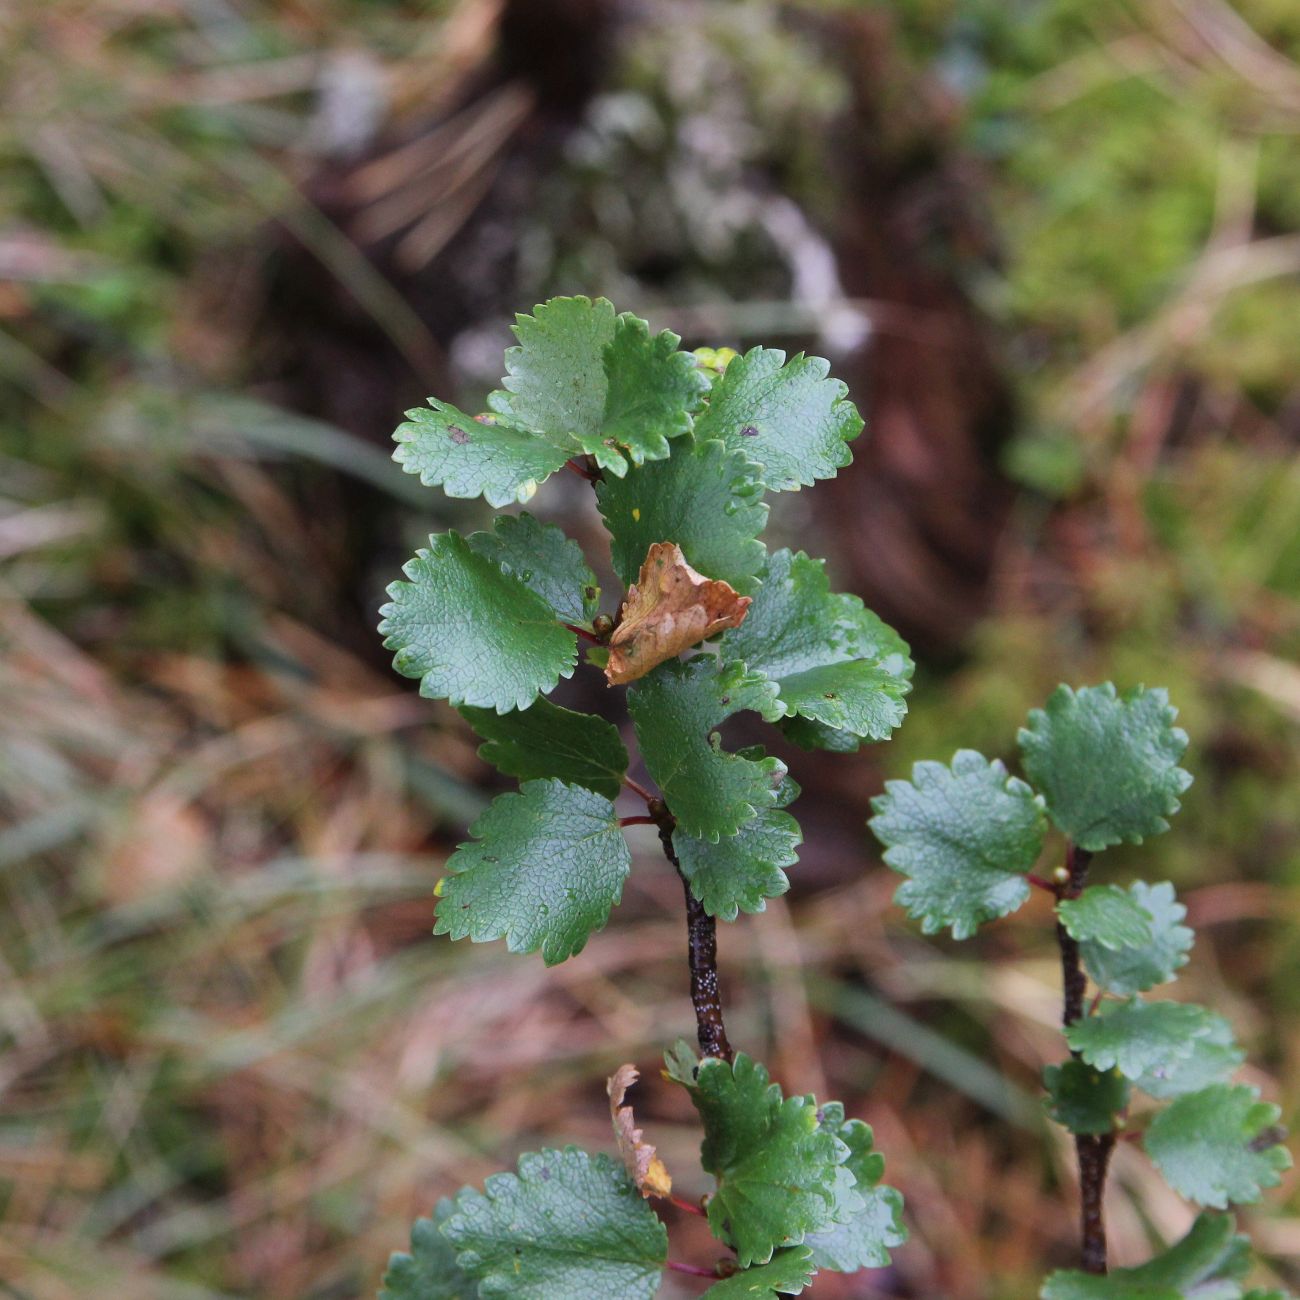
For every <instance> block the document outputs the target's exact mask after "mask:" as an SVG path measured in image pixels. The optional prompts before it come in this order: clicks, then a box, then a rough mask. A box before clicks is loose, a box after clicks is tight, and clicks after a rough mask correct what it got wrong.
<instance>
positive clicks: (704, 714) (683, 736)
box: [628, 655, 785, 843]
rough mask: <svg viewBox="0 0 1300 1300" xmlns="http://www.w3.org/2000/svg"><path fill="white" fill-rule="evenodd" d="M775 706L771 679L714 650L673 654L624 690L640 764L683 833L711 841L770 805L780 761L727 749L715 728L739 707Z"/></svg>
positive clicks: (762, 709)
mask: <svg viewBox="0 0 1300 1300" xmlns="http://www.w3.org/2000/svg"><path fill="white" fill-rule="evenodd" d="M778 707H779V706H778V705H777V704H776V688H775V687H774V686H773V685H772V684H771V682H769V681H767V680H766V679H765V678H763V677H762V676H761V675H759V674H757V673H750V672H747V671H746V670H745V665H744V664H725V665H723V664H719V662H718V661H717V660H716V659H715V658H713V656H712V655H700V656H697V657H696V658H694V659H690V660H680V659H670V660H669V661H668V662H667V663H662V664H660V665H659V667H658V668H656V669H654V671H653V672H651V673H650V674H649V675H648V676H645V677H643V678H641V680H640V681H638V682H636V683H635V684H634V685H633V686H632V688H631V689H630V690H629V692H628V709H629V710H630V712H631V714H632V723H633V725H634V726H635V728H636V737H637V741H638V743H639V744H640V746H641V753H642V755H643V757H644V758H645V765H646V767H647V768H648V769H649V772H650V775H651V776H652V777H653V778H654V779H655V782H656V783H657V784H658V786H659V788H660V790H662V791H663V794H664V799H665V801H666V802H667V804H668V806H669V808H671V809H672V812H673V815H674V816H675V817H676V818H677V824H678V826H680V827H681V828H682V830H684V831H685V832H686V834H687V835H694V836H697V837H698V838H700V839H704V840H708V841H709V842H710V843H716V842H717V841H718V840H719V839H721V838H722V837H723V836H724V835H734V834H735V833H736V832H737V831H738V830H740V828H741V827H742V826H744V825H745V823H746V822H748V821H750V820H751V819H752V818H753V817H754V816H755V815H756V814H757V813H758V812H759V811H760V810H762V809H764V808H772V807H774V806H775V804H776V799H777V788H778V787H779V786H780V784H781V781H782V779H783V778H784V777H785V765H784V764H783V763H782V762H781V761H780V760H779V759H775V758H764V759H754V758H750V757H746V756H744V755H741V754H728V753H727V752H726V751H725V750H724V749H723V748H722V746H721V742H720V740H719V738H718V734H717V732H716V731H714V728H715V727H718V726H720V725H721V724H722V723H723V722H724V721H725V720H726V719H727V718H729V717H731V716H732V715H733V714H735V713H739V712H740V711H741V710H742V709H752V710H754V711H755V712H756V713H759V714H761V715H762V716H763V717H765V718H768V719H769V720H770V719H771V718H772V717H773V716H774V715H775V713H776V710H777V709H778Z"/></svg>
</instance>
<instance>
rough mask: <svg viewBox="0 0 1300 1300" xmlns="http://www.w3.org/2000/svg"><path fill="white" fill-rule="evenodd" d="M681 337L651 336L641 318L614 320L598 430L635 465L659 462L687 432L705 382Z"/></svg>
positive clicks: (665, 332) (624, 317)
mask: <svg viewBox="0 0 1300 1300" xmlns="http://www.w3.org/2000/svg"><path fill="white" fill-rule="evenodd" d="M680 342H681V339H680V338H678V337H677V335H676V334H673V333H672V332H671V331H669V330H664V331H663V332H662V333H660V334H655V335H653V336H652V335H651V333H650V327H649V326H648V325H647V324H646V323H645V321H643V320H639V319H638V318H637V317H635V316H632V315H629V314H627V313H626V312H625V313H624V314H623V315H621V316H620V317H619V318H618V319H617V320H616V321H615V322H614V337H613V340H612V341H611V342H610V344H609V346H608V347H607V348H606V350H605V357H604V360H605V374H606V377H607V381H608V389H607V392H606V395H605V413H604V418H603V420H602V431H603V432H604V435H605V437H606V438H611V439H613V440H614V442H616V443H617V444H618V446H619V447H620V448H621V449H623V450H624V451H626V453H627V456H628V458H629V459H630V460H631V461H632V463H633V464H634V465H641V464H643V463H644V462H645V461H647V460H663V459H664V458H665V457H666V456H667V455H668V453H669V446H668V439H669V438H676V437H679V436H680V435H681V434H683V433H688V432H689V431H690V427H691V413H692V412H693V411H695V410H697V409H698V408H699V406H700V403H701V399H702V397H703V394H705V393H706V392H708V390H709V381H708V379H707V378H706V377H705V376H704V374H703V373H702V372H701V371H700V370H699V369H698V368H697V366H696V364H695V358H694V356H692V355H691V354H690V353H689V352H678V351H677V345H678V344H679V343H680Z"/></svg>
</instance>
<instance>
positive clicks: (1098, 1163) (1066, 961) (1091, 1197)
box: [1056, 844, 1115, 1273]
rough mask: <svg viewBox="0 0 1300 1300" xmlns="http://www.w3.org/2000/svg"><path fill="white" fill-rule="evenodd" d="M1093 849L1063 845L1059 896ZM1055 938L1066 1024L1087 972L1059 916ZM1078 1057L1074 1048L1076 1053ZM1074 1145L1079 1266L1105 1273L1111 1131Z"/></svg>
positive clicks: (1079, 1137)
mask: <svg viewBox="0 0 1300 1300" xmlns="http://www.w3.org/2000/svg"><path fill="white" fill-rule="evenodd" d="M1091 861H1092V854H1091V853H1088V852H1087V851H1085V850H1084V849H1081V848H1078V847H1076V846H1075V845H1073V844H1071V845H1069V846H1068V847H1067V849H1066V856H1065V870H1066V878H1065V880H1064V881H1062V882H1061V884H1060V885H1058V886H1057V888H1056V897H1057V899H1058V900H1061V899H1067V898H1078V897H1079V895H1080V894H1082V893H1083V887H1084V885H1085V884H1086V883H1087V879H1088V864H1089V862H1091ZM1056 941H1057V943H1058V944H1059V945H1060V948H1061V981H1062V985H1063V990H1064V998H1063V1006H1062V1011H1061V1023H1062V1025H1063V1026H1064V1027H1065V1028H1066V1029H1069V1027H1070V1026H1071V1025H1072V1024H1074V1022H1075V1021H1076V1020H1081V1019H1082V1018H1083V1015H1084V1009H1083V1000H1084V996H1085V994H1086V993H1087V991H1088V977H1087V975H1086V974H1085V973H1084V969H1083V962H1082V961H1081V960H1080V957H1079V944H1078V942H1077V941H1076V940H1075V939H1073V938H1071V936H1070V934H1069V932H1068V931H1067V930H1066V928H1065V926H1063V925H1062V924H1061V923H1060V921H1057V923H1056ZM1074 1055H1075V1057H1076V1058H1077V1056H1078V1053H1077V1052H1076V1053H1074ZM1074 1149H1075V1151H1076V1152H1077V1154H1078V1157H1079V1194H1080V1201H1081V1226H1082V1230H1083V1256H1082V1263H1083V1271H1084V1272H1085V1273H1105V1272H1106V1220H1105V1216H1104V1211H1103V1200H1104V1196H1105V1191H1106V1173H1107V1171H1108V1170H1109V1168H1110V1157H1111V1153H1112V1152H1113V1151H1114V1150H1115V1135H1114V1134H1113V1133H1100V1134H1086V1133H1079V1134H1076V1135H1075V1139H1074Z"/></svg>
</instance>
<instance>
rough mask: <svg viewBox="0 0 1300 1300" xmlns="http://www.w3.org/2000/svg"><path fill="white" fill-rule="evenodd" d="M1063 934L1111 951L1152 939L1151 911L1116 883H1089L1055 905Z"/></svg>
mask: <svg viewBox="0 0 1300 1300" xmlns="http://www.w3.org/2000/svg"><path fill="white" fill-rule="evenodd" d="M1056 914H1057V916H1059V917H1060V918H1061V924H1062V925H1063V926H1065V930H1066V933H1067V934H1069V935H1070V936H1071V938H1074V939H1078V940H1079V942H1080V943H1083V942H1091V943H1093V944H1096V945H1098V946H1100V947H1102V948H1109V949H1111V950H1112V951H1114V950H1116V949H1119V948H1137V947H1140V946H1141V945H1143V944H1148V943H1150V942H1151V939H1152V934H1151V923H1152V917H1151V914H1150V913H1149V912H1148V911H1147V910H1146V909H1145V908H1144V907H1143V906H1142V904H1141V903H1139V902H1138V900H1137V899H1136V898H1134V897H1133V895H1132V894H1130V893H1128V892H1126V891H1125V890H1123V889H1121V888H1120V887H1119V886H1118V885H1090V886H1089V887H1088V888H1087V889H1085V890H1084V891H1083V893H1082V894H1080V895H1079V897H1078V898H1067V899H1064V900H1063V901H1062V902H1060V903H1058V904H1057V907H1056Z"/></svg>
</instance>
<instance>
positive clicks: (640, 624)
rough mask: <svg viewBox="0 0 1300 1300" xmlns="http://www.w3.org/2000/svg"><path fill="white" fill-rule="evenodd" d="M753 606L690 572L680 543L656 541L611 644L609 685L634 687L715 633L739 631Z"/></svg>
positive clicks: (728, 589)
mask: <svg viewBox="0 0 1300 1300" xmlns="http://www.w3.org/2000/svg"><path fill="white" fill-rule="evenodd" d="M749 606H750V598H749V597H748V596H740V595H737V594H736V591H735V588H733V587H732V586H731V585H730V584H729V583H726V582H721V581H719V580H718V579H715V578H706V577H705V576H704V575H703V574H702V573H697V572H696V571H695V570H694V569H692V568H691V566H690V565H689V564H687V563H686V557H685V556H684V555H683V554H682V550H681V547H680V546H678V545H677V543H676V542H654V543H653V544H652V545H651V547H650V549H649V551H647V552H646V557H645V562H644V563H643V564H642V565H641V572H640V573H639V574H638V575H637V580H636V581H635V582H634V583H633V584H632V585H631V587H629V588H628V592H627V600H626V601H624V603H623V611H622V617H621V618H620V619H619V624H618V627H616V628H615V629H614V635H613V636H612V637H610V639H609V650H610V654H609V663H608V664H607V665H606V667H605V676H606V677H607V678H608V679H609V683H610V685H611V686H621V685H623V684H624V683H626V682H634V681H636V679H637V678H638V677H644V676H645V675H646V673H648V672H649V671H650V670H651V669H652V668H653V667H654V666H655V665H656V664H661V663H663V662H664V660H665V659H672V658H673V657H674V656H676V655H679V654H681V652H682V651H683V650H689V649H690V647H691V646H694V645H699V644H700V642H701V641H703V640H704V639H705V638H706V637H710V636H712V635H713V634H714V633H715V632H721V631H723V630H725V629H726V628H729V627H739V626H740V624H741V623H742V622H743V621H744V618H745V613H746V611H747V610H748V609H749Z"/></svg>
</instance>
